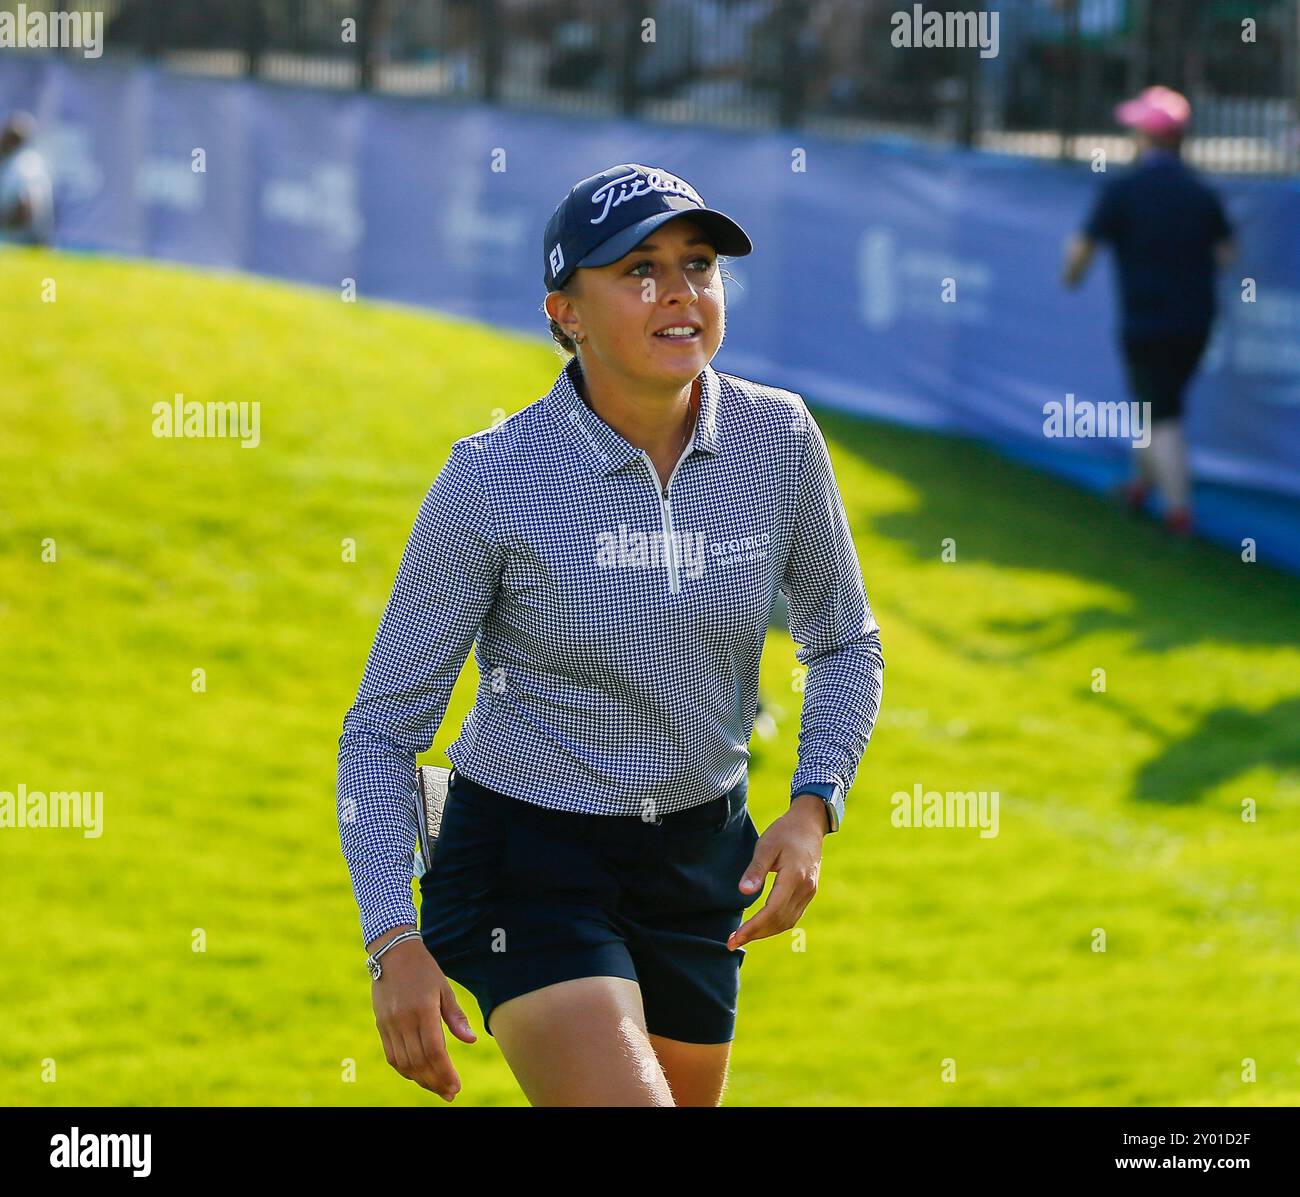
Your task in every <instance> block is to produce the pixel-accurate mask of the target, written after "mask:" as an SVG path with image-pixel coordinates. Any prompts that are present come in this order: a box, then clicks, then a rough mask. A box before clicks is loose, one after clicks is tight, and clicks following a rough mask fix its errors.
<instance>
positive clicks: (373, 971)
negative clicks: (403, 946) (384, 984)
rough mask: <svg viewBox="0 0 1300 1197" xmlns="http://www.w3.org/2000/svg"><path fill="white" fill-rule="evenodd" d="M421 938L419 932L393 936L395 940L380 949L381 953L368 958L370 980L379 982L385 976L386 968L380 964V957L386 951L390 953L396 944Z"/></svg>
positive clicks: (404, 932) (367, 965)
mask: <svg viewBox="0 0 1300 1197" xmlns="http://www.w3.org/2000/svg"><path fill="white" fill-rule="evenodd" d="M420 938H421V935H420V933H419V932H418V931H403V932H402V933H401V935H395V936H393V938H392V939H390V940H389V941H388V942H387V943H386V944H384V946H383V947H382V948H380V949H379V951H377V952H376V953H375V954H374V955H373V956H367V957H366V967H367V968H368V969H369V970H370V979H371V980H372V981H378V980H379V978H380V977H382V976H383V975H384V966H383V965H382V964H380V963H379V957H380V956H382V955H383V954H384V953H385V952H386V951H388V949H389V948H391V947H392V946H393V945H394V944H398V943H401V942H402V940H404V939H420Z"/></svg>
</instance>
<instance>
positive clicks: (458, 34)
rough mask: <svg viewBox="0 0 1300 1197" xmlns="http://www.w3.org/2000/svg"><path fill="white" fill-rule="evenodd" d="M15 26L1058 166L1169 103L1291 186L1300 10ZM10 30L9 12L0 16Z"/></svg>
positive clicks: (314, 8) (429, 91)
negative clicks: (1153, 104)
mask: <svg viewBox="0 0 1300 1197" xmlns="http://www.w3.org/2000/svg"><path fill="white" fill-rule="evenodd" d="M26 7H27V9H28V11H32V10H39V9H61V10H73V9H77V8H83V9H92V8H93V9H97V10H99V11H102V12H103V13H104V14H105V41H106V46H107V53H109V54H133V55H138V56H141V57H144V58H147V59H155V60H158V61H159V62H161V63H163V64H164V65H166V66H167V67H169V68H171V69H178V70H193V71H200V72H204V73H218V74H250V75H256V76H259V77H262V78H266V79H271V80H278V81H282V82H291V83H300V84H306V85H314V86H328V87H345V88H354V87H355V88H370V89H375V90H382V91H385V92H394V93H401V94H407V95H426V96H444V97H449V98H472V99H477V100H486V101H489V102H493V103H501V104H511V105H522V106H533V107H546V108H552V109H563V110H568V111H574V112H589V113H596V114H624V115H635V116H639V117H642V118H647V119H651V120H659V121H669V122H705V123H710V124H728V125H738V126H751V127H785V128H791V129H794V128H811V129H815V130H816V131H818V132H823V133H830V134H840V135H845V136H855V135H863V134H870V133H878V132H895V133H899V134H903V135H907V136H912V137H920V138H928V139H934V140H939V141H946V142H951V143H957V144H966V145H972V146H980V147H985V148H990V149H1002V150H1009V151H1012V152H1025V153H1038V154H1056V155H1062V156H1071V155H1073V156H1085V155H1086V154H1087V153H1088V152H1090V150H1091V148H1092V147H1094V146H1096V145H1098V144H1109V145H1111V146H1113V147H1114V148H1115V150H1116V152H1119V153H1120V154H1121V155H1122V154H1123V152H1124V144H1125V143H1123V142H1122V140H1120V134H1121V130H1119V129H1118V128H1117V126H1116V125H1115V124H1114V121H1113V116H1112V113H1113V109H1114V106H1115V104H1116V103H1117V102H1118V101H1119V100H1121V99H1122V98H1124V97H1125V96H1128V95H1131V94H1134V93H1135V92H1136V91H1138V90H1140V88H1142V87H1144V86H1146V85H1148V84H1151V83H1164V84H1166V85H1168V86H1171V87H1175V88H1178V89H1179V90H1181V91H1184V92H1185V93H1186V94H1187V95H1188V97H1189V99H1190V100H1191V102H1192V106H1193V113H1194V122H1195V123H1194V134H1193V138H1192V139H1191V141H1190V142H1189V146H1188V152H1189V155H1190V156H1191V157H1193V158H1194V159H1195V160H1198V161H1199V162H1200V163H1202V164H1204V165H1208V166H1212V167H1215V168H1218V169H1227V170H1253V171H1270V172H1279V171H1288V172H1289V171H1295V170H1297V169H1300V120H1298V119H1297V106H1298V101H1300V77H1298V71H1297V58H1298V55H1300V0H985V3H984V4H983V6H982V7H980V8H975V7H974V6H972V7H971V8H970V9H959V8H957V7H956V6H954V5H951V4H948V5H939V4H926V5H919V4H913V3H904V2H901V0H104V2H102V3H98V4H74V3H61V4H60V3H58V2H57V0H34V2H31V3H28V4H27V6H26ZM6 8H8V9H10V10H13V9H15V8H16V5H12V4H0V10H3V9H6ZM918 18H919V19H918ZM972 18H976V19H975V20H972ZM936 21H937V25H936ZM927 30H928V31H929V32H928V33H927ZM936 32H937V36H934V35H935V34H936ZM981 35H983V41H982V42H981V41H980V40H979V39H980V37H981ZM2 62H3V51H0V63H2ZM1110 139H1114V140H1110Z"/></svg>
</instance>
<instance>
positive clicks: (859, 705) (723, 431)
mask: <svg viewBox="0 0 1300 1197" xmlns="http://www.w3.org/2000/svg"><path fill="white" fill-rule="evenodd" d="M580 372H581V366H580V364H579V363H578V361H577V359H573V360H571V361H570V362H569V363H568V364H567V365H566V366H565V367H564V369H563V370H562V371H561V372H560V375H559V377H558V378H557V379H556V381H555V385H554V386H553V387H552V388H551V390H550V392H549V393H548V394H546V395H544V396H542V397H541V398H539V399H538V400H536V401H535V402H533V403H530V404H529V405H528V406H527V407H525V408H524V409H523V410H521V411H519V412H516V413H515V414H514V415H512V416H510V417H509V418H508V419H506V420H504V421H502V422H501V423H500V424H498V425H496V426H495V427H493V428H490V429H484V430H483V431H481V432H476V433H473V434H472V435H470V436H466V437H463V438H461V439H460V440H458V441H456V442H455V443H454V444H453V445H452V447H451V452H450V454H449V456H448V458H447V461H446V464H445V465H444V466H443V467H442V469H441V470H440V471H439V473H438V476H437V477H436V478H435V479H434V480H433V483H432V485H431V486H430V487H429V490H428V492H427V493H426V494H425V496H424V499H423V501H422V503H421V504H420V508H419V511H418V513H417V515H416V517H415V525H414V527H413V529H412V531H411V535H410V538H409V540H408V541H407V544H406V548H405V551H404V552H403V554H402V558H401V562H400V564H399V566H398V570H397V578H396V581H395V582H394V584H393V589H392V594H391V597H390V598H389V600H388V604H387V607H386V608H385V610H384V613H383V616H382V618H381V620H380V624H379V629H378V632H377V633H376V635H375V640H374V643H373V645H372V647H371V650H370V655H369V659H368V660H367V663H366V667H365V672H364V676H363V677H362V680H361V686H360V690H359V692H358V694H357V698H356V701H355V702H354V703H353V705H352V707H351V708H350V709H349V710H348V712H347V714H346V716H345V717H344V720H343V733H342V735H341V737H340V738H339V757H338V815H339V835H340V840H341V842H342V847H343V854H344V857H345V859H346V860H347V864H348V868H349V870H350V872H351V876H352V883H353V889H354V891H355V894H356V898H357V903H358V905H359V907H360V911H361V925H362V933H363V936H364V942H365V943H366V944H370V943H371V942H373V941H374V940H375V939H376V938H377V937H378V936H380V935H381V934H383V932H384V931H386V930H389V929H391V928H392V927H395V926H398V925H399V924H403V923H412V924H414V923H415V922H416V921H417V920H416V918H415V911H414V906H413V903H412V900H411V874H412V860H413V857H412V850H413V847H414V844H415V837H416V815H415V804H414V798H415V792H416V777H415V766H416V756H417V754H418V753H422V752H426V751H428V749H429V747H430V746H431V744H432V742H433V738H434V735H435V733H436V732H437V730H438V728H439V726H440V724H441V723H442V718H443V715H444V713H445V711H446V708H447V703H448V701H449V700H450V698H451V692H452V687H453V686H454V685H455V682H456V679H457V677H458V675H459V674H460V671H461V667H462V666H463V664H464V662H465V658H466V656H467V655H468V653H469V650H470V647H471V645H472V646H474V648H475V660H476V663H477V665H478V673H479V684H478V690H477V693H476V695H475V699H474V706H473V709H472V710H471V711H470V712H469V714H468V715H467V716H466V717H465V721H464V723H463V724H462V725H461V729H460V735H459V736H458V737H457V739H456V740H455V741H454V742H453V743H452V744H451V746H450V747H449V748H448V750H447V755H448V757H449V758H450V759H451V761H452V763H453V764H454V765H455V766H456V767H457V768H459V769H462V770H464V772H465V774H466V775H467V776H468V777H470V778H472V779H473V780H474V781H476V782H478V783H480V784H481V785H484V786H487V787H489V788H490V789H493V790H496V791H499V792H501V793H504V794H508V795H510V796H511V797H512V798H517V799H521V800H522V801H524V802H532V803H536V804H538V805H539V806H545V807H551V808H555V809H559V810H573V811H584V812H589V813H599V814H609V815H637V816H642V817H646V814H647V812H649V813H650V814H651V815H661V814H666V813H668V812H671V811H676V810H681V809H684V808H686V807H691V806H695V805H697V804H699V803H703V802H708V801H710V800H712V799H714V798H716V797H718V795H720V794H723V793H725V792H726V791H727V790H729V789H731V788H732V787H733V786H734V785H736V784H737V783H738V782H740V781H741V780H742V778H743V777H744V776H745V774H746V767H747V763H748V760H749V751H748V748H747V745H748V743H749V738H750V735H751V733H752V732H753V728H754V719H755V716H756V714H757V702H758V676H759V657H760V655H761V653H762V650H763V645H764V641H765V637H766V633H767V628H768V623H769V616H770V612H771V608H772V601H773V598H774V595H775V592H776V590H777V589H778V588H779V589H780V590H781V591H782V592H783V593H784V594H785V596H786V598H787V600H788V604H789V612H790V632H791V635H792V637H793V639H794V640H795V642H796V643H797V645H799V647H798V648H797V649H796V651H795V655H796V657H797V659H798V660H799V662H800V663H801V664H802V665H804V666H806V667H807V673H806V675H805V678H804V697H803V713H802V721H801V726H800V732H799V759H798V767H797V768H796V770H795V773H794V778H793V782H792V785H791V795H792V796H793V795H795V794H797V793H799V792H801V790H803V789H805V788H809V787H813V788H815V789H817V790H819V791H820V792H822V793H827V792H828V791H829V790H830V789H832V788H834V787H839V788H840V790H841V791H842V792H847V791H848V789H849V788H850V787H851V786H852V784H853V779H854V776H855V774H856V772H857V768H858V764H859V761H860V760H861V757H862V754H863V752H864V750H865V749H866V746H867V742H868V740H869V739H870V737H871V730H872V726H873V724H874V723H875V719H876V713H877V711H878V709H879V705H880V693H881V681H882V672H883V669H884V659H883V657H882V655H881V648H880V636H879V631H878V627H877V624H876V621H875V618H874V617H873V615H872V613H871V608H870V606H869V604H868V601H867V596H866V593H865V591H864V589H863V583H862V574H861V570H860V569H859V566H858V560H857V556H856V554H855V551H854V546H853V538H852V535H851V533H850V531H849V524H848V520H847V518H846V516H845V512H844V505H843V502H842V501H841V498H840V494H839V490H838V488H837V486H836V483H835V477H834V474H833V472H832V470H831V462H830V457H829V455H828V453H827V449H826V442H825V439H824V438H823V436H822V432H821V429H820V428H819V427H818V426H817V424H816V422H815V421H814V420H813V418H812V415H811V414H810V413H809V411H808V408H807V407H806V406H805V404H804V401H803V399H802V398H801V397H800V396H799V395H797V394H795V393H793V392H791V391H784V390H779V389H777V388H775V387H768V386H762V385H760V384H759V383H755V382H750V381H749V380H747V379H744V378H738V377H736V376H734V375H730V374H721V373H718V372H717V371H716V370H714V369H713V367H712V366H707V367H706V368H705V369H704V371H703V373H702V374H701V375H700V382H701V388H700V406H699V413H698V417H697V420H696V426H695V430H694V433H693V436H692V438H691V440H690V441H689V442H688V444H687V445H686V447H685V449H684V450H683V451H682V455H681V457H680V458H679V459H678V461H677V464H676V465H675V466H674V468H673V471H672V474H671V476H670V478H669V482H668V485H667V487H666V488H665V487H662V486H661V484H660V480H659V477H658V475H657V473H656V471H655V468H654V465H653V463H652V462H651V460H650V457H649V455H648V454H647V453H646V452H645V451H644V450H642V449H639V448H636V447H635V446H633V445H632V444H630V443H629V442H628V441H626V440H624V439H623V437H622V436H621V435H620V434H619V433H618V432H616V431H615V430H614V429H613V428H611V427H610V426H609V425H608V424H607V423H605V421H604V420H602V419H601V418H600V417H599V416H598V415H597V414H596V413H595V411H593V410H592V409H591V408H590V407H589V406H588V405H587V404H586V403H585V402H584V400H583V399H582V396H581V395H580V394H579V392H578V390H577V388H576V386H575V382H576V380H577V378H579V377H580Z"/></svg>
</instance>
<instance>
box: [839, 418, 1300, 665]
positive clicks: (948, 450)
mask: <svg viewBox="0 0 1300 1197" xmlns="http://www.w3.org/2000/svg"><path fill="white" fill-rule="evenodd" d="M817 420H818V423H819V424H820V425H821V426H822V428H823V429H824V430H825V433H826V436H827V438H828V439H832V440H834V441H835V442H836V443H837V444H838V445H839V446H842V447H843V449H845V450H848V451H849V452H852V453H854V454H855V455H856V456H857V457H858V459H859V460H861V461H863V462H865V463H867V464H869V465H871V466H873V467H875V468H877V469H879V470H882V471H884V472H887V473H891V474H894V475H896V476H898V477H899V478H901V479H902V480H903V481H905V482H906V483H908V484H909V485H910V486H911V487H912V488H913V490H914V491H915V492H916V494H917V496H918V497H919V505H918V506H916V507H914V508H911V509H909V510H906V511H897V512H891V513H888V514H885V515H872V516H868V517H866V518H867V519H869V521H870V523H871V526H872V528H873V529H874V531H875V532H876V533H877V534H879V535H881V536H883V537H886V538H888V539H890V540H892V541H895V542H897V543H900V544H903V545H905V546H907V547H908V548H909V549H910V550H911V551H912V553H913V555H914V556H915V557H916V559H917V560H918V561H936V562H937V561H938V560H939V559H940V551H941V547H942V543H943V541H944V539H945V538H947V537H951V538H953V539H954V540H955V541H956V545H957V562H958V563H959V564H969V563H971V562H986V563H988V564H990V565H994V566H999V567H1003V568H1007V569H1023V570H1036V571H1040V572H1043V573H1047V574H1066V575H1069V576H1072V577H1075V578H1079V579H1082V580H1085V581H1088V582H1092V583H1096V584H1099V585H1101V586H1104V587H1106V588H1108V589H1110V590H1112V591H1116V592H1119V593H1120V594H1121V595H1123V596H1124V597H1125V599H1126V602H1125V604H1124V606H1125V607H1126V608H1127V609H1125V610H1118V609H1116V608H1114V607H1111V606H1106V605H1103V604H1092V605H1087V606H1081V607H1077V608H1073V609H1068V608H1067V609H1062V610H1061V611H1060V612H1058V613H1054V614H1053V615H1052V616H1051V617H1048V618H1044V619H1032V620H1025V621H1023V622H1022V621H1007V620H999V621H993V622H990V623H989V624H988V625H987V627H986V630H987V631H988V632H989V633H991V634H994V635H996V634H999V633H1000V634H1003V635H1006V634H1023V635H1024V636H1026V637H1028V638H1029V640H1030V644H1029V645H1028V646H1027V651H1032V652H1035V653H1037V652H1043V651H1050V650H1051V649H1053V648H1056V647H1060V646H1063V645H1066V644H1069V643H1072V642H1074V641H1076V640H1078V639H1079V638H1080V637H1086V636H1089V635H1091V634H1093V633H1096V632H1107V631H1113V630H1126V631H1128V632H1130V633H1132V634H1133V635H1134V637H1135V647H1136V648H1139V649H1142V650H1146V651H1150V652H1164V651H1169V650H1171V649H1175V648H1179V647H1182V646H1185V645H1191V644H1197V643H1201V642H1204V641H1214V642H1216V643H1231V644H1242V645H1278V646H1283V645H1285V646H1287V647H1292V646H1294V645H1296V644H1297V643H1300V582H1297V580H1296V579H1295V578H1292V577H1291V576H1290V575H1288V574H1284V573H1281V572H1279V571H1277V570H1274V569H1271V568H1269V567H1268V566H1265V565H1260V564H1258V563H1252V564H1246V563H1245V562H1243V561H1242V560H1241V559H1240V557H1239V556H1238V555H1236V554H1234V553H1232V552H1230V551H1228V550H1226V549H1223V548H1219V547H1217V546H1213V545H1208V544H1204V543H1200V542H1192V543H1188V544H1180V543H1178V542H1174V541H1171V540H1170V539H1169V538H1167V537H1166V536H1165V535H1164V533H1163V532H1162V531H1161V530H1160V528H1159V527H1158V526H1157V525H1155V524H1154V522H1152V521H1148V520H1139V519H1135V518H1133V517H1131V516H1129V515H1127V514H1125V513H1124V512H1122V511H1120V510H1119V509H1118V508H1117V507H1115V506H1114V505H1112V504H1111V503H1110V502H1108V501H1107V499H1106V498H1105V497H1104V496H1102V495H1099V494H1096V493H1094V492H1091V491H1087V490H1084V489H1082V488H1080V487H1077V486H1075V485H1073V484H1071V483H1069V482H1065V481H1062V480H1061V479H1058V478H1054V477H1051V476H1049V475H1046V474H1043V473H1040V472H1038V471H1036V470H1033V469H1031V468H1029V467H1027V466H1025V465H1022V464H1020V463H1018V462H1015V461H1011V460H1010V459H1008V458H1004V457H1002V456H999V455H998V454H997V453H995V452H994V451H992V450H991V449H988V448H986V447H985V446H983V445H980V444H979V443H978V442H975V441H973V440H970V439H968V438H960V437H950V436H941V435H938V434H935V433H929V432H923V431H918V430H916V429H907V428H900V427H898V426H896V425H891V424H885V423H881V422H877V421H864V420H860V419H857V418H855V417H852V416H848V415H845V414H844V413H841V412H837V411H827V410H824V409H819V410H818V411H817ZM844 497H845V505H846V507H848V509H849V517H850V519H851V520H853V521H854V522H855V523H857V522H858V521H859V520H861V519H862V518H863V516H862V515H861V514H855V512H854V510H853V507H854V504H853V500H852V495H851V494H848V493H846V494H845V496H844ZM927 630H929V631H932V632H934V633H937V634H941V635H942V634H943V629H941V628H934V629H927ZM944 638H945V639H946V638H947V637H946V636H945V637H944ZM960 651H962V652H963V653H966V654H968V655H969V656H970V657H971V658H972V659H977V660H978V659H980V657H981V653H982V652H984V651H985V650H981V649H980V648H978V647H974V646H972V645H970V644H967V645H963V646H961V648H960ZM1001 655H1002V657H1003V659H1005V654H1001Z"/></svg>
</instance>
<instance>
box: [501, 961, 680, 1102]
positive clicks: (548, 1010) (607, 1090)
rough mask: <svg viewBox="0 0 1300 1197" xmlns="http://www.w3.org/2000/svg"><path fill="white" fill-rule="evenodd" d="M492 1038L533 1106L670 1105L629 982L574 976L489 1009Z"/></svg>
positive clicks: (637, 999) (637, 993)
mask: <svg viewBox="0 0 1300 1197" xmlns="http://www.w3.org/2000/svg"><path fill="white" fill-rule="evenodd" d="M492 1033H493V1035H495V1036H496V1041H497V1043H498V1045H499V1046H500V1048H501V1053H502V1055H504V1056H505V1058H506V1063H507V1064H508V1065H509V1066H510V1071H511V1072H513V1073H514V1074H515V1079H516V1080H517V1081H518V1082H519V1087H520V1088H521V1089H523V1091H524V1096H525V1097H527V1098H528V1100H529V1102H530V1103H531V1104H532V1105H535V1106H671V1105H673V1104H674V1103H673V1095H672V1091H671V1090H670V1089H669V1088H668V1081H667V1080H666V1079H665V1077H664V1074H663V1069H662V1068H661V1067H660V1066H659V1060H658V1057H657V1056H656V1055H655V1051H654V1048H653V1047H652V1046H651V1044H650V1039H649V1036H648V1035H647V1034H646V1029H645V1011H644V1008H643V1007H642V1005H641V987H640V986H639V985H638V984H637V983H636V982H635V981H630V980H628V979H627V978H626V977H578V978H576V979H575V980H572V981H561V982H559V983H558V984H555V985H547V986H544V987H543V988H541V989H534V990H533V991H532V992H531V993H525V994H521V995H520V996H519V997H515V998H511V999H510V1000H509V1001H506V1002H502V1003H501V1004H500V1005H499V1006H497V1007H496V1009H494V1010H493V1011H492Z"/></svg>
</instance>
